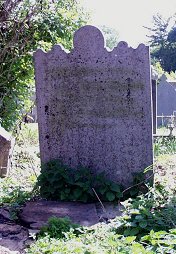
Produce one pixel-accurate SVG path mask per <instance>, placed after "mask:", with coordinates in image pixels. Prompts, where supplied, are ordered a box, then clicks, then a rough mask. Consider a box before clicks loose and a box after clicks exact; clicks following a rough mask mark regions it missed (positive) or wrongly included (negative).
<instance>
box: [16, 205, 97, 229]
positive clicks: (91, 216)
mask: <svg viewBox="0 0 176 254" xmlns="http://www.w3.org/2000/svg"><path fill="white" fill-rule="evenodd" d="M52 216H56V217H59V218H63V217H69V218H70V219H71V221H72V222H73V223H77V224H80V225H82V226H92V225H94V224H96V223H98V222H99V218H98V215H97V212H96V207H95V204H83V203H79V202H63V201H34V202H28V203H26V206H25V207H24V208H23V209H22V212H21V213H20V219H21V221H22V222H23V223H25V224H26V225H28V226H30V228H32V229H40V228H41V227H42V226H43V225H45V224H46V223H47V220H48V219H49V218H50V217H52Z"/></svg>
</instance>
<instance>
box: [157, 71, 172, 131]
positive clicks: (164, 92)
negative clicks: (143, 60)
mask: <svg viewBox="0 0 176 254" xmlns="http://www.w3.org/2000/svg"><path fill="white" fill-rule="evenodd" d="M174 111H176V82H169V81H168V80H167V78H166V76H165V75H163V76H162V77H161V80H160V83H159V84H158V87H157V116H162V115H164V116H171V115H172V114H173V112H174ZM168 121H169V119H168V118H164V121H163V123H164V125H167V124H168ZM157 124H158V126H160V125H162V119H161V118H158V120H157Z"/></svg>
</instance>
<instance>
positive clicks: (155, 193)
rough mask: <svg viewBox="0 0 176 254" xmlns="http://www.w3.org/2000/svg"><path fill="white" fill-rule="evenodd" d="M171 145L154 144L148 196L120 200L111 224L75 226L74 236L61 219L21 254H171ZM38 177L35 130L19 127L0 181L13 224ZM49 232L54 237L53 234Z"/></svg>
mask: <svg viewBox="0 0 176 254" xmlns="http://www.w3.org/2000/svg"><path fill="white" fill-rule="evenodd" d="M174 142H175V141H174ZM174 142H173V140H171V141H169V142H168V141H167V142H163V141H162V140H157V141H156V143H155V144H154V146H155V148H154V151H155V163H154V175H155V181H154V186H153V187H150V188H149V191H148V192H147V193H145V194H141V195H138V196H137V197H136V198H134V199H127V200H126V201H124V202H123V205H124V207H125V209H124V212H123V215H122V216H121V217H116V218H115V219H113V220H110V221H109V222H108V224H107V223H99V224H97V225H95V226H92V227H90V228H86V227H79V226H78V229H77V231H76V232H75V229H74V228H73V227H72V225H71V224H70V226H69V223H71V222H69V220H68V219H67V221H66V222H65V219H61V220H60V221H58V220H57V219H56V218H55V219H54V220H52V219H51V220H50V222H49V223H50V224H49V225H50V226H49V228H45V229H44V230H43V231H42V234H39V235H35V240H34V242H33V243H32V244H31V245H30V246H29V247H28V248H27V249H26V253H28V254H39V253H47V254H54V253H62V254H64V253H68V254H69V253H84V254H103V253H105V254H109V253H113V254H116V253H117V254H119V253H126V254H133V253H134V254H137V253H139V254H140V253H141V254H143V253H144V254H154V253H160V254H167V253H168V254H174V253H176V198H175V194H176V156H175V155H176V149H175V143H174ZM39 174H40V157H39V148H38V134H37V125H36V124H28V125H23V126H22V130H21V133H20V136H19V137H18V138H17V144H16V146H15V151H14V156H13V162H12V168H11V171H10V175H9V177H7V178H5V179H0V205H1V206H8V207H10V208H11V214H12V217H13V218H14V219H16V218H17V213H16V212H17V211H18V209H20V206H21V205H22V204H23V203H24V202H26V200H29V199H31V198H33V197H34V198H35V197H36V195H38V194H37V193H35V192H33V191H32V190H33V187H34V186H35V183H36V179H37V176H38V175H39ZM24 183H25V184H24ZM60 223H62V225H61V224H60ZM65 225H66V226H65ZM64 227H66V229H64ZM58 230H59V231H58ZM78 231H79V233H78ZM50 232H54V235H51V234H50ZM57 232H59V234H58V233H57ZM61 236H62V237H61Z"/></svg>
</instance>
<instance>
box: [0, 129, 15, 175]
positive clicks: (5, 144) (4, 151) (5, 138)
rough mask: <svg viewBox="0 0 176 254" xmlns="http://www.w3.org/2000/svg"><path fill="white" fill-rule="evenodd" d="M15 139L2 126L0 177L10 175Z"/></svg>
mask: <svg viewBox="0 0 176 254" xmlns="http://www.w3.org/2000/svg"><path fill="white" fill-rule="evenodd" d="M14 144H15V139H14V138H13V137H12V136H11V134H10V133H8V132H7V131H6V130H5V129H4V128H2V127H1V126H0V177H5V176H7V175H8V171H9V167H10V162H11V157H12V151H13V147H14Z"/></svg>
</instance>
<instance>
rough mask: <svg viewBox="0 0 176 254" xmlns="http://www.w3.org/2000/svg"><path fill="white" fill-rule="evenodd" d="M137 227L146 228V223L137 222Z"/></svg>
mask: <svg viewBox="0 0 176 254" xmlns="http://www.w3.org/2000/svg"><path fill="white" fill-rule="evenodd" d="M139 226H140V227H141V228H146V227H147V221H145V220H144V221H140V222H139Z"/></svg>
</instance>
